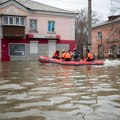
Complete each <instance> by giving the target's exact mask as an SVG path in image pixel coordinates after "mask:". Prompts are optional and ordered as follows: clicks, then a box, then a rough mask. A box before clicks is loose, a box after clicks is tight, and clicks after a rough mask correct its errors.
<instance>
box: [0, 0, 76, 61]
mask: <svg viewBox="0 0 120 120" xmlns="http://www.w3.org/2000/svg"><path fill="white" fill-rule="evenodd" d="M76 15H77V13H74V12H70V11H67V10H62V9H59V8H55V7H51V6H48V5H44V4H41V3H38V2H34V1H31V0H1V1H0V59H1V60H2V61H9V60H38V58H39V56H40V55H44V56H49V57H51V56H52V54H53V52H54V51H56V50H57V49H59V50H63V49H66V50H68V49H70V50H73V48H74V47H75V17H76Z"/></svg>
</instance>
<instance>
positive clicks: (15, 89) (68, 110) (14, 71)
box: [0, 60, 120, 120]
mask: <svg viewBox="0 0 120 120" xmlns="http://www.w3.org/2000/svg"><path fill="white" fill-rule="evenodd" d="M0 119H1V120H119V119H120V61H119V60H114V61H109V60H106V61H105V65H103V66H78V67H77V66H62V65H54V64H41V63H39V62H33V61H30V62H28V61H24V62H23V61H12V62H1V63H0Z"/></svg>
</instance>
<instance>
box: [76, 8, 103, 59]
mask: <svg viewBox="0 0 120 120" xmlns="http://www.w3.org/2000/svg"><path fill="white" fill-rule="evenodd" d="M78 13H79V15H78V16H77V18H76V24H75V37H76V44H77V46H76V47H77V50H78V51H80V53H81V57H83V56H84V53H83V46H86V48H87V46H88V42H87V41H88V11H87V10H86V9H83V10H81V11H79V12H78ZM100 17H101V16H98V15H97V13H95V12H93V13H92V24H97V23H99V22H100Z"/></svg>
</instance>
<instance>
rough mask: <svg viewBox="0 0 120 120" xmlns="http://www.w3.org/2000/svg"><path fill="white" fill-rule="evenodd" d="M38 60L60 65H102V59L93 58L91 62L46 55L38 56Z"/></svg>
mask: <svg viewBox="0 0 120 120" xmlns="http://www.w3.org/2000/svg"><path fill="white" fill-rule="evenodd" d="M39 61H40V62H42V63H55V64H61V65H72V66H80V65H104V61H102V60H94V61H91V62H87V61H83V60H80V61H73V60H71V61H63V60H58V59H52V58H49V57H46V56H40V57H39Z"/></svg>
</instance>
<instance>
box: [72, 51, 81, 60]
mask: <svg viewBox="0 0 120 120" xmlns="http://www.w3.org/2000/svg"><path fill="white" fill-rule="evenodd" d="M73 58H74V60H75V61H79V60H80V52H78V51H77V50H76V49H74V53H73Z"/></svg>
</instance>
